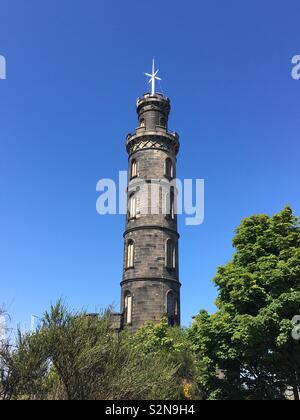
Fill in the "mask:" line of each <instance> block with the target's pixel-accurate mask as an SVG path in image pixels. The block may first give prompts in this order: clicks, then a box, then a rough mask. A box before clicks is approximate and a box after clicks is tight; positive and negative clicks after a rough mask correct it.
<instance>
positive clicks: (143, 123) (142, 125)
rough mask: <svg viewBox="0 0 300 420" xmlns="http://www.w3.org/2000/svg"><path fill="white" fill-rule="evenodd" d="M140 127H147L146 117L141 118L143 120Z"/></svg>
mask: <svg viewBox="0 0 300 420" xmlns="http://www.w3.org/2000/svg"><path fill="white" fill-rule="evenodd" d="M140 127H141V128H143V127H146V122H145V120H144V118H141V120H140Z"/></svg>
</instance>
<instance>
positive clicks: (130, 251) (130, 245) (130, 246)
mask: <svg viewBox="0 0 300 420" xmlns="http://www.w3.org/2000/svg"><path fill="white" fill-rule="evenodd" d="M133 267H134V242H133V240H132V239H130V240H129V241H128V242H127V255H126V268H133Z"/></svg>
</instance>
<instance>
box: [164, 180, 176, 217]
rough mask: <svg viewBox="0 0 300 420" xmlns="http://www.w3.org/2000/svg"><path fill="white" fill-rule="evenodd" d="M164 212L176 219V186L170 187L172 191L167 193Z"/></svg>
mask: <svg viewBox="0 0 300 420" xmlns="http://www.w3.org/2000/svg"><path fill="white" fill-rule="evenodd" d="M165 200H166V201H165V207H164V214H165V216H166V217H167V218H170V219H172V220H174V219H175V190H174V187H171V188H170V192H168V193H167V194H166V195H165Z"/></svg>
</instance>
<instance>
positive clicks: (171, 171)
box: [165, 158, 174, 178]
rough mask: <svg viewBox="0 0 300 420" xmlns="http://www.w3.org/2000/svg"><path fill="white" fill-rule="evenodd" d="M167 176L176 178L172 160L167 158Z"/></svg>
mask: <svg viewBox="0 0 300 420" xmlns="http://www.w3.org/2000/svg"><path fill="white" fill-rule="evenodd" d="M165 176H166V177H167V178H174V165H173V162H172V159H170V158H167V159H166V161H165Z"/></svg>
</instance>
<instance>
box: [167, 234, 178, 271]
mask: <svg viewBox="0 0 300 420" xmlns="http://www.w3.org/2000/svg"><path fill="white" fill-rule="evenodd" d="M176 257H177V256H176V245H175V243H174V241H173V240H172V239H168V240H167V242H166V257H165V258H166V267H167V268H169V269H176V259H177V258H176Z"/></svg>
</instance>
